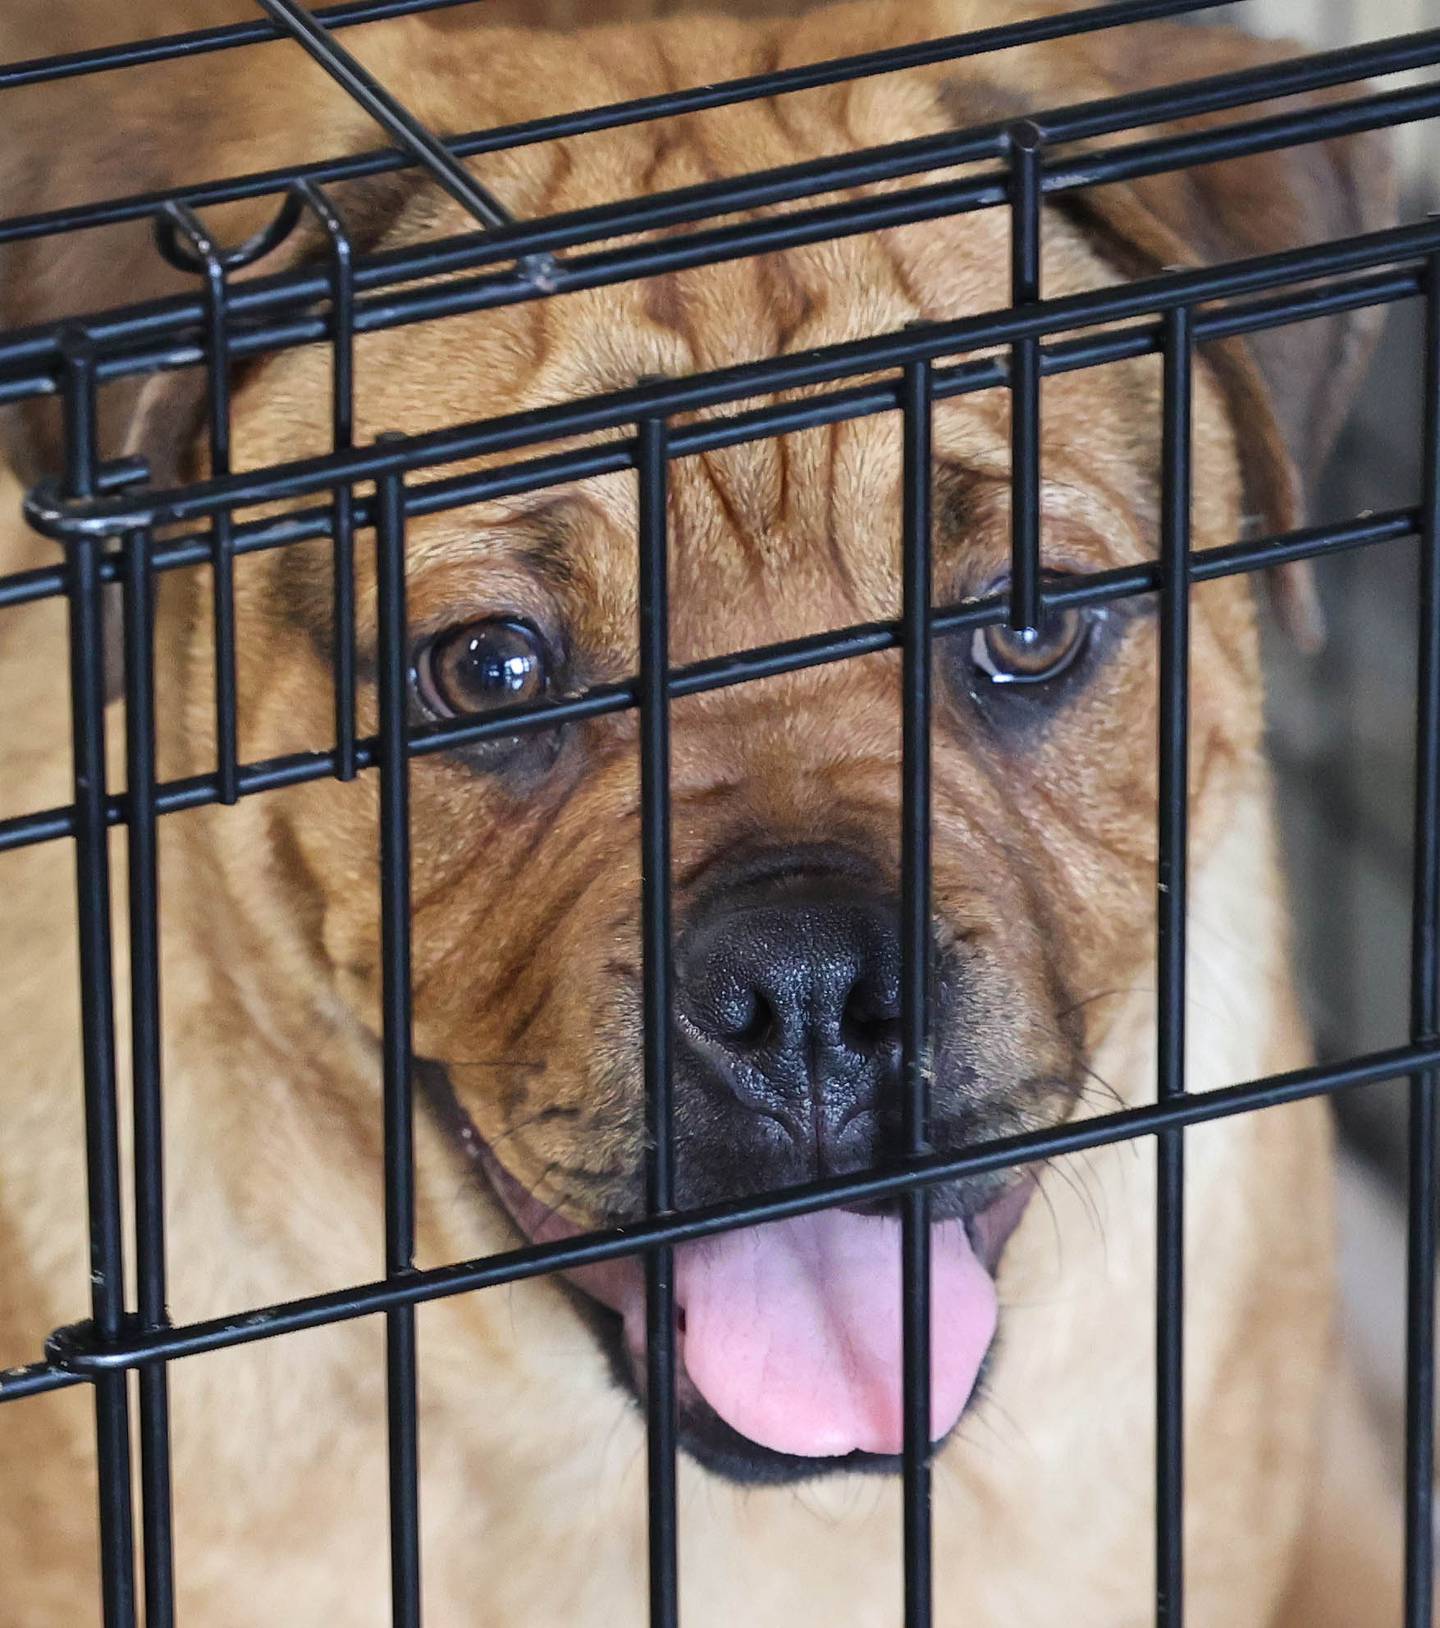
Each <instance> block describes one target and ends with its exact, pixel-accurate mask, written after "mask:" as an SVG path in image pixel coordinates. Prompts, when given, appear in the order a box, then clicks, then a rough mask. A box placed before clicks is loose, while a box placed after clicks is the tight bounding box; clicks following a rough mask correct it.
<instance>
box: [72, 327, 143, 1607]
mask: <svg viewBox="0 0 1440 1628" xmlns="http://www.w3.org/2000/svg"><path fill="white" fill-rule="evenodd" d="M63 390H64V398H63V399H64V412H65V478H66V487H67V490H68V491H69V492H70V494H71V495H72V496H74V497H82V498H83V497H90V496H93V495H94V491H95V476H96V469H97V466H98V462H99V450H98V440H97V438H98V426H97V413H96V407H97V403H96V379H95V358H94V353H93V350H92V348H91V346H90V344H89V341H88V339H87V337H86V336H85V335H84V334H83V333H78V332H77V333H71V334H67V336H66V339H65V348H64V385H63ZM99 550H100V544H99V543H98V542H95V541H92V540H89V539H85V540H81V541H75V542H71V543H70V544H68V545H67V549H66V555H65V574H66V592H67V597H68V600H69V610H70V720H71V732H72V733H71V739H72V743H73V751H74V790H75V891H76V907H77V937H78V947H79V959H80V1022H81V1044H82V1048H83V1051H82V1057H83V1067H84V1089H85V1165H86V1184H87V1192H88V1200H89V1221H90V1286H91V1315H92V1316H93V1318H94V1321H95V1331H96V1333H97V1335H98V1336H99V1338H100V1339H101V1340H102V1341H104V1340H113V1339H115V1338H116V1337H117V1336H118V1335H119V1333H120V1329H121V1323H122V1321H123V1318H124V1315H125V1275H124V1254H123V1242H122V1226H123V1223H122V1220H121V1210H120V1124H119V1110H118V1105H117V1102H116V1081H115V991H114V978H113V967H112V961H111V945H110V853H109V838H108V834H107V829H106V815H105V802H106V785H105V652H104V624H103V615H102V606H101V595H102V593H103V589H102V587H101V583H100V552H99ZM95 1446H96V1464H97V1469H98V1472H99V1493H100V1497H99V1512H100V1587H101V1599H102V1606H103V1612H104V1622H105V1628H134V1623H135V1533H134V1514H133V1511H132V1508H131V1493H130V1401H129V1393H128V1390H127V1385H126V1376H125V1374H124V1373H123V1372H122V1373H114V1374H102V1375H101V1376H100V1377H99V1378H98V1379H97V1380H96V1381H95Z"/></svg>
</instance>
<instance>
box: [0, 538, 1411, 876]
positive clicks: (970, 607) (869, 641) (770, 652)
mask: <svg viewBox="0 0 1440 1628" xmlns="http://www.w3.org/2000/svg"><path fill="white" fill-rule="evenodd" d="M1418 526H1419V513H1418V511H1417V510H1415V509H1395V510H1387V511H1385V512H1383V513H1380V514H1371V515H1362V516H1360V517H1359V518H1357V519H1354V520H1349V521H1345V522H1343V523H1341V524H1339V525H1330V526H1316V527H1308V528H1305V529H1304V530H1300V531H1293V532H1284V533H1280V534H1278V535H1275V536H1272V537H1267V538H1260V539H1256V540H1254V541H1244V542H1236V543H1227V544H1225V545H1223V546H1222V547H1219V548H1212V549H1206V550H1204V551H1202V552H1200V553H1197V554H1195V555H1194V556H1193V566H1194V568H1193V571H1192V573H1191V574H1192V576H1193V578H1194V580H1196V581H1197V582H1209V581H1214V580H1215V579H1217V578H1219V577H1226V576H1239V575H1243V574H1245V573H1247V572H1252V571H1262V570H1266V569H1268V568H1269V567H1271V566H1274V565H1284V564H1290V563H1292V562H1294V561H1296V560H1303V559H1314V558H1317V557H1318V556H1320V555H1322V554H1329V553H1341V552H1344V551H1346V550H1348V549H1354V548H1366V547H1372V546H1374V545H1375V544H1378V543H1387V542H1397V541H1401V540H1403V539H1405V538H1409V537H1413V536H1414V535H1415V534H1416V531H1417V529H1418ZM1158 587H1159V566H1158V565H1157V564H1156V563H1155V562H1153V561H1151V562H1146V563H1142V564H1138V565H1129V566H1121V567H1119V568H1118V569H1115V570H1111V571H1100V572H1095V573H1093V574H1091V575H1088V576H1085V577H1078V578H1073V579H1070V580H1069V581H1066V580H1064V579H1062V580H1060V581H1059V582H1056V583H1052V584H1049V585H1047V586H1046V587H1045V589H1044V591H1043V593H1042V596H1041V606H1042V609H1045V610H1058V609H1063V608H1065V607H1067V606H1076V605H1099V604H1106V603H1109V602H1111V601H1113V600H1117V599H1131V598H1135V597H1136V596H1138V595H1140V594H1148V593H1154V592H1155V591H1156V590H1157V589H1158ZM1006 611H1007V606H1006V603H1005V601H1004V600H1003V599H1001V598H998V597H996V596H995V595H991V596H990V597H989V598H988V599H982V600H975V601H972V602H970V603H966V604H962V605H951V606H947V607H944V608H941V609H938V610H937V611H936V612H935V615H934V631H935V633H936V634H937V635H941V636H943V635H945V634H950V633H957V632H960V631H961V630H962V629H965V628H976V627H984V626H988V625H990V624H992V623H997V622H1000V621H1002V620H1003V619H1004V617H1005V615H1006ZM899 641H900V625H899V623H898V622H869V623H860V624H857V625H854V626H851V627H847V628H840V629H836V630H834V631H833V632H828V633H820V634H812V635H810V636H809V637H807V638H803V639H790V640H785V641H782V642H780V643H777V644H770V645H762V646H757V647H755V648H753V649H749V650H743V651H735V652H732V653H731V654H729V655H725V656H718V657H712V658H710V659H708V660H706V661H700V662H694V663H692V664H690V665H688V666H684V667H676V668H672V669H671V675H670V696H671V699H672V700H673V699H676V698H678V697H681V696H686V695H700V694H704V693H705V692H707V691H710V690H720V689H727V688H729V687H730V686H732V685H735V684H745V683H750V682H753V681H754V680H756V679H762V678H775V677H779V676H780V675H781V674H783V673H792V672H798V671H800V670H801V669H802V668H806V667H819V666H824V665H828V664H830V663H833V662H837V661H848V660H851V659H853V658H854V657H856V656H865V655H873V654H876V653H878V652H879V651H882V650H891V649H894V648H896V647H897V646H898V644H899ZM637 705H638V691H637V688H636V683H635V680H634V679H633V678H632V679H629V680H626V681H624V682H621V683H617V684H608V685H602V686H599V687H597V688H596V689H592V690H587V691H586V692H585V693H584V694H583V695H580V696H576V697H574V698H572V699H569V700H565V701H549V702H539V703H535V702H532V703H526V704H524V705H517V706H514V707H505V708H499V709H497V710H496V711H494V712H492V713H487V714H486V715H485V717H484V718H483V719H480V720H452V721H448V722H445V723H441V724H434V725H429V726H427V727H425V728H423V729H419V730H416V731H414V732H412V734H411V736H410V752H411V754H412V756H416V757H424V756H428V755H429V754H430V753H432V752H442V751H447V750H454V749H456V748H458V747H461V746H466V745H472V744H474V743H475V742H477V741H481V740H486V739H490V738H492V737H499V736H507V735H517V734H524V733H526V732H528V731H530V730H537V729H553V728H556V727H557V726H559V725H561V724H566V723H578V722H580V721H582V720H583V719H587V718H600V717H605V716H608V715H610V714H613V713H617V712H625V711H628V710H630V709H631V708H633V707H635V706H637ZM376 744H377V743H376V741H375V739H374V737H373V736H372V737H369V738H366V739H364V740H361V741H358V742H356V746H355V767H356V769H357V770H368V769H372V768H374V767H375V763H376ZM336 768H337V759H336V756H335V754H334V753H333V752H296V753H292V754H290V755H288V756H285V757H278V758H270V759H268V760H266V761H263V762H258V763H250V764H245V765H242V767H241V769H240V780H239V794H240V796H241V797H242V798H244V797H252V796H256V795H258V794H260V793H262V792H267V791H277V790H280V789H281V788H283V787H286V786H298V785H303V784H306V783H307V782H310V781H314V780H324V779H328V778H332V777H333V776H334V774H335V771H336ZM219 795H220V793H219V786H218V784H217V782H216V779H215V777H214V776H213V775H194V776H191V777H189V778H186V779H180V780H171V781H167V782H166V783H165V784H164V785H162V786H161V787H160V788H159V791H158V795H157V798H156V807H157V809H158V811H159V812H160V813H162V814H169V813H176V812H179V811H180V810H182V809H187V808H202V807H205V806H206V805H208V804H210V803H214V802H216V801H218V800H219ZM106 815H107V819H108V822H109V823H110V824H111V825H124V824H125V823H126V820H127V818H128V804H127V800H126V798H125V797H124V796H123V795H118V796H115V797H112V798H110V799H109V802H108V804H107V809H106ZM73 830H74V816H73V810H72V809H70V808H51V809H44V810H40V811H37V812H34V813H30V814H19V815H12V816H11V817H10V818H9V819H6V820H0V853H4V852H7V851H8V850H10V849H13V848H26V847H30V846H32V845H33V844H35V843H40V842H53V841H55V840H57V839H59V838H62V837H67V836H70V835H71V834H72V832H73Z"/></svg>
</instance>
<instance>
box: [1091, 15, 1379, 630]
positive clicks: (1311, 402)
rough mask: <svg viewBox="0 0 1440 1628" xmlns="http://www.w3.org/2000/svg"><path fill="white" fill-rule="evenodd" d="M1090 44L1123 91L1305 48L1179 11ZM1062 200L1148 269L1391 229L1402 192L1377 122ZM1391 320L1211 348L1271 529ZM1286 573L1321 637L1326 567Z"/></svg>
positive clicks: (1310, 478) (1334, 431)
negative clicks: (1202, 22)
mask: <svg viewBox="0 0 1440 1628" xmlns="http://www.w3.org/2000/svg"><path fill="white" fill-rule="evenodd" d="M1123 36H1129V37H1128V38H1125V37H1123ZM1084 49H1085V50H1086V52H1087V53H1088V54H1090V55H1091V56H1092V58H1093V60H1094V62H1095V65H1096V67H1097V69H1098V71H1099V74H1100V75H1101V76H1102V77H1103V78H1104V79H1105V80H1106V81H1107V82H1108V84H1109V86H1110V87H1111V89H1112V91H1114V92H1121V91H1126V90H1134V89H1139V88H1141V87H1148V86H1150V85H1153V84H1156V83H1164V82H1166V81H1167V80H1173V79H1174V78H1175V77H1177V75H1176V65H1177V64H1183V77H1184V78H1186V79H1193V78H1200V77H1204V76H1208V75H1211V74H1221V73H1230V72H1234V71H1236V70H1239V69H1243V68H1247V67H1254V66H1256V65H1258V64H1261V63H1265V62H1272V61H1276V60H1279V59H1282V58H1285V57H1287V56H1292V55H1294V54H1295V53H1296V51H1297V50H1298V49H1299V47H1297V46H1295V45H1293V44H1277V43H1275V42H1273V41H1262V40H1258V39H1255V38H1252V37H1250V36H1248V35H1245V34H1241V33H1238V32H1235V31H1234V30H1231V29H1220V28H1206V27H1194V26H1187V25H1183V24H1178V23H1165V24H1150V25H1145V26H1142V27H1139V28H1135V29H1117V30H1113V31H1111V33H1110V34H1109V35H1104V36H1092V37H1091V39H1089V40H1087V41H1086V42H1084ZM1355 94H1356V87H1353V86H1350V87H1342V88H1340V89H1338V90H1334V91H1321V92H1317V93H1314V94H1313V95H1310V96H1307V97H1305V98H1304V99H1303V100H1304V101H1306V102H1309V103H1310V104H1312V105H1320V104H1321V103H1323V102H1325V101H1335V100H1343V99H1346V98H1348V97H1353V96H1354V95H1355ZM1296 100H1297V99H1295V98H1290V99H1288V102H1287V105H1288V106H1291V107H1293V106H1294V105H1295V104H1296ZM1255 111H1257V110H1248V111H1247V114H1246V115H1243V116H1250V115H1251V114H1253V112H1255ZM1235 117H1236V115H1235V114H1228V115H1219V116H1218V118H1219V119H1231V120H1233V119H1234V118H1235ZM1216 122H1217V116H1211V117H1209V118H1199V119H1188V120H1183V121H1177V122H1176V123H1174V124H1173V125H1170V126H1168V127H1166V128H1168V129H1169V130H1171V131H1194V130H1199V129H1203V128H1205V127H1206V126H1207V125H1208V126H1213V125H1214V124H1215V123H1216ZM1118 139H1120V140H1126V139H1129V140H1133V139H1135V138H1134V137H1133V136H1131V137H1128V138H1127V137H1122V138H1118ZM1062 207H1064V208H1065V209H1066V210H1067V211H1068V212H1069V213H1070V214H1071V215H1072V217H1073V218H1076V219H1078V220H1080V221H1082V222H1084V223H1085V224H1086V225H1087V226H1088V227H1089V228H1090V229H1091V231H1092V232H1093V235H1094V238H1095V240H1096V241H1097V242H1098V243H1099V244H1100V245H1101V247H1102V249H1103V250H1104V252H1105V253H1106V254H1107V255H1108V256H1109V257H1110V258H1111V259H1112V260H1114V261H1116V262H1118V263H1120V264H1121V265H1123V267H1124V269H1125V270H1126V271H1127V273H1130V274H1139V275H1145V274H1148V273H1153V272H1155V271H1157V270H1159V269H1161V268H1164V267H1168V266H1176V265H1204V264H1217V263H1220V262H1223V261H1227V260H1238V259H1242V258H1245V257H1247V256H1251V255H1263V254H1269V253H1273V252H1276V251H1279V250H1282V249H1290V248H1296V247H1300V246H1302V245H1305V244H1310V243H1318V242H1322V241H1326V240H1331V239H1336V238H1342V237H1348V236H1351V235H1354V234H1356V233H1361V232H1371V231H1376V230H1379V229H1381V228H1383V227H1385V226H1388V225H1391V224H1393V222H1394V220H1395V217H1396V188H1395V180H1394V171H1393V166H1392V164H1391V162H1390V150H1389V144H1388V142H1387V140H1386V138H1385V136H1384V134H1383V133H1374V134H1367V135H1361V136H1352V137H1348V138H1345V139H1342V140H1331V141H1321V142H1314V143H1311V144H1308V145H1306V146H1303V147H1291V148H1287V149H1283V150H1281V151H1278V152H1271V153H1261V154H1256V155H1255V156H1253V157H1249V158H1241V159H1233V160H1230V161H1228V162H1226V163H1223V164H1212V165H1207V166H1205V167H1203V168H1199V169H1192V170H1186V171H1180V172H1178V173H1175V174H1171V175H1159V176H1152V177H1146V178H1144V179H1142V180H1139V181H1135V182H1130V183H1125V184H1121V185H1112V186H1103V187H1095V188H1092V189H1090V190H1088V191H1086V192H1082V193H1072V194H1069V195H1067V197H1066V199H1065V202H1064V203H1063V205H1062ZM1382 322H1383V312H1382V311H1380V310H1373V309H1372V310H1369V311H1358V312H1352V313H1348V314H1345V315H1342V316H1338V317H1330V318H1325V319H1323V320H1321V321H1311V322H1305V323H1301V324H1296V325H1291V326H1289V327H1284V328H1276V329H1272V330H1270V331H1268V332H1265V333H1262V334H1260V335H1258V336H1256V337H1254V338H1252V339H1249V340H1230V341H1226V342H1224V343H1220V344H1215V345H1212V346H1208V347H1207V357H1208V360H1209V361H1210V363H1211V366H1212V367H1213V369H1214V371H1215V373H1216V375H1217V376H1218V378H1219V380H1220V383H1221V384H1222V386H1223V388H1224V389H1225V391H1226V394H1227V395H1228V397H1229V399H1230V405H1231V414H1232V420H1233V422H1234V424H1235V426H1236V429H1237V432H1238V433H1237V437H1236V440H1237V444H1238V449H1239V453H1240V458H1241V464H1242V472H1243V475H1244V479H1245V486H1246V495H1247V506H1248V508H1249V510H1250V512H1251V513H1253V514H1254V515H1256V516H1257V517H1259V518H1260V519H1261V520H1262V521H1263V523H1264V524H1265V525H1266V526H1267V527H1269V528H1270V529H1272V530H1275V531H1284V530H1289V529H1291V528H1293V527H1295V526H1297V525H1300V524H1303V515H1304V510H1305V497H1306V492H1307V489H1313V486H1314V484H1315V483H1316V482H1317V481H1318V479H1319V477H1320V474H1321V471H1322V469H1323V467H1324V464H1325V460H1326V458H1327V457H1328V456H1329V454H1330V452H1331V450H1332V448H1333V446H1334V443H1335V440H1336V438H1337V437H1338V435H1339V433H1340V430H1341V428H1342V427H1343V425H1344V422H1345V419H1346V417H1347V415H1348V413H1349V410H1350V407H1351V405H1352V398H1353V394H1354V391H1355V389H1356V388H1357V386H1358V385H1359V383H1360V379H1361V375H1362V374H1363V371H1364V367H1365V363H1366V361H1367V360H1368V358H1369V355H1370V352H1371V349H1372V347H1373V344H1374V341H1375V339H1376V338H1377V337H1378V334H1379V331H1380V327H1381V324H1382ZM1270 578H1271V589H1272V593H1273V596H1274V601H1275V606H1276V609H1277V611H1278V613H1279V615H1280V619H1281V621H1282V622H1283V623H1284V625H1285V626H1286V627H1287V629H1288V630H1289V631H1290V632H1291V633H1292V635H1294V636H1295V638H1296V639H1297V640H1298V642H1300V643H1301V644H1302V645H1303V646H1307V647H1310V648H1313V647H1315V646H1316V645H1317V644H1318V643H1319V642H1320V640H1321V638H1322V637H1323V624H1322V621H1321V617H1320V606H1319V599H1318V596H1317V594H1316V591H1315V586H1314V579H1313V574H1312V571H1311V568H1310V566H1309V565H1308V563H1305V562H1301V563H1298V564H1292V565H1285V566H1280V567H1278V568H1276V569H1275V570H1274V571H1272V572H1271V573H1270Z"/></svg>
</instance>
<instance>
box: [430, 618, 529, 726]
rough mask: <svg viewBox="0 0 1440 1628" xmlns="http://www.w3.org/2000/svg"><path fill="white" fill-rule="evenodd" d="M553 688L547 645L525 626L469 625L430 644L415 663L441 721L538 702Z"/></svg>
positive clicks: (472, 623) (451, 630) (455, 629)
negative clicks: (522, 703) (527, 702)
mask: <svg viewBox="0 0 1440 1628" xmlns="http://www.w3.org/2000/svg"><path fill="white" fill-rule="evenodd" d="M549 685H550V658H549V653H548V651H547V650H546V648H545V641H544V640H543V639H542V638H541V637H540V635H539V634H538V633H537V632H536V631H535V629H534V628H532V627H527V626H526V624H525V623H524V622H509V621H488V622H469V623H467V624H466V625H465V626H464V627H457V628H451V629H449V630H448V631H447V632H444V633H441V634H439V635H438V636H437V637H435V638H434V639H432V640H430V642H429V643H428V644H426V645H425V646H424V647H423V648H422V649H421V651H420V653H419V656H418V657H417V659H416V662H415V686H416V689H417V690H418V691H419V694H420V699H421V701H423V702H424V704H425V706H426V707H427V708H428V710H429V711H430V712H432V713H434V714H435V716H436V717H439V718H464V717H471V716H473V715H474V714H476V713H480V712H493V711H494V710H495V709H496V708H498V707H505V706H512V705H515V704H517V703H519V702H522V701H538V700H539V699H540V698H541V697H542V696H543V695H544V694H545V692H546V690H547V689H548V688H549Z"/></svg>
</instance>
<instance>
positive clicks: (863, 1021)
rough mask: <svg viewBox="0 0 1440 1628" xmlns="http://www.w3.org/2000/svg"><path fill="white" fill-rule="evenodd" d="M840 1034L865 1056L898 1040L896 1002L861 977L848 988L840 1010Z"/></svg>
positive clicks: (887, 993) (854, 1049)
mask: <svg viewBox="0 0 1440 1628" xmlns="http://www.w3.org/2000/svg"><path fill="white" fill-rule="evenodd" d="M840 1037H841V1039H842V1040H843V1041H844V1043H845V1045H846V1046H847V1047H848V1048H849V1049H850V1050H851V1051H855V1052H860V1053H862V1054H863V1055H865V1056H875V1055H876V1054H877V1053H879V1052H882V1051H886V1050H889V1049H890V1048H891V1047H894V1046H897V1045H898V1044H899V1043H900V1007H899V1002H898V1001H895V1000H892V999H890V998H889V992H888V991H881V990H878V989H874V988H870V987H867V985H866V984H865V982H864V981H863V980H862V981H861V982H859V983H857V984H856V985H855V986H854V987H853V988H852V989H851V991H850V994H849V996H848V997H847V999H846V1002H845V1008H844V1010H843V1012H842V1013H841V1014H840Z"/></svg>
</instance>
